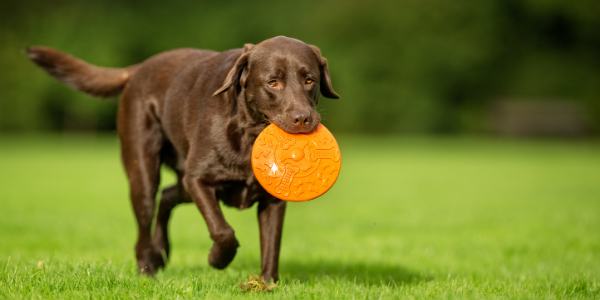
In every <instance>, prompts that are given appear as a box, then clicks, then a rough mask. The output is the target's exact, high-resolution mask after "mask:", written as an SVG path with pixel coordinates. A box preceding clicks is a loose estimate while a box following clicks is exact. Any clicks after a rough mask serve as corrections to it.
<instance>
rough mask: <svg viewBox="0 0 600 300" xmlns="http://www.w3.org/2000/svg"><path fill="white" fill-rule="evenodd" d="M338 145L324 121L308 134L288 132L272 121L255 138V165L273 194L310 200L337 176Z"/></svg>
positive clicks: (253, 164)
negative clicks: (323, 123)
mask: <svg viewBox="0 0 600 300" xmlns="http://www.w3.org/2000/svg"><path fill="white" fill-rule="evenodd" d="M341 165H342V159H341V156H340V149H339V146H338V144H337V142H336V140H335V138H334V137H333V135H332V134H331V132H329V130H327V128H325V126H323V125H322V124H319V127H317V129H316V130H315V131H313V132H311V133H308V134H289V133H287V132H285V131H283V130H282V129H281V128H279V127H277V126H276V125H275V124H271V125H269V126H267V128H265V129H264V130H263V131H262V132H261V133H260V135H258V138H257V139H256V141H255V142H254V148H253V149H252V169H253V170H254V175H256V178H257V179H258V182H260V184H261V185H262V186H263V188H265V190H267V192H269V193H270V194H271V195H273V196H275V197H277V198H279V199H282V200H286V201H308V200H312V199H314V198H317V197H319V196H321V195H323V194H324V193H325V192H327V190H329V188H331V186H332V185H333V184H334V183H335V181H336V180H337V177H338V174H339V173H340V167H341Z"/></svg>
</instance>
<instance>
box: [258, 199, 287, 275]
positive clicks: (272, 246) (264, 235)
mask: <svg viewBox="0 0 600 300" xmlns="http://www.w3.org/2000/svg"><path fill="white" fill-rule="evenodd" d="M285 205H286V202H285V201H282V200H279V199H277V198H275V197H269V198H267V199H264V200H261V201H260V202H259V204H258V225H259V227H260V252H261V276H262V277H263V278H264V279H265V280H266V281H267V282H268V281H271V279H273V280H274V281H278V280H279V250H280V249H281V233H282V231H283V218H284V216H285Z"/></svg>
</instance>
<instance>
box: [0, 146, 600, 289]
mask: <svg viewBox="0 0 600 300" xmlns="http://www.w3.org/2000/svg"><path fill="white" fill-rule="evenodd" d="M338 141H339V143H340V146H341V149H342V155H343V168H342V173H341V175H340V177H339V179H338V182H337V183H336V185H335V186H334V187H333V188H332V190H331V191H329V192H328V193H327V194H326V195H324V196H323V197H321V198H318V199H316V200H314V201H311V202H306V203H290V204H289V205H288V210H287V217H286V221H285V222H286V223H285V231H284V237H283V247H282V253H281V266H280V274H281V277H282V280H281V284H280V285H279V286H278V287H277V288H276V289H275V291H274V292H272V293H268V294H260V295H247V294H243V293H241V292H240V291H239V287H238V286H237V285H238V283H239V282H240V281H242V280H244V279H246V278H247V277H248V276H249V275H253V274H257V273H260V268H259V265H260V254H259V253H260V251H259V243H258V228H257V227H258V226H257V222H256V210H255V208H251V209H249V210H246V211H237V210H235V209H230V208H225V209H224V212H225V215H226V218H227V220H229V222H230V223H231V225H232V226H233V228H234V229H235V231H236V234H237V237H238V239H239V241H240V243H241V245H242V246H241V248H240V249H239V251H238V256H237V257H236V259H235V260H234V261H233V263H232V264H231V265H230V266H229V267H228V268H227V269H225V270H224V271H218V270H214V269H212V268H210V267H209V266H208V263H207V255H208V250H209V248H210V246H211V241H210V239H209V236H208V232H207V230H206V225H205V223H204V221H203V219H202V217H201V216H200V213H199V212H198V210H197V209H196V208H195V206H193V205H182V206H180V207H178V208H176V209H175V211H174V215H173V219H172V223H171V228H170V232H171V235H172V245H173V249H172V259H171V262H170V264H169V265H168V267H167V268H166V270H164V271H162V272H160V273H159V274H158V275H157V277H156V280H152V279H147V278H145V277H142V276H138V275H137V274H136V270H135V261H134V253H133V245H134V241H135V234H136V232H135V221H134V218H133V213H132V210H131V207H130V204H129V200H128V198H127V195H128V188H127V185H126V181H125V176H124V173H123V171H122V169H121V166H120V159H119V150H118V143H117V141H116V138H115V137H95V138H93V137H77V136H37V137H26V138H21V137H15V136H12V137H10V136H9V137H7V136H4V137H0V170H1V171H2V172H0V191H1V193H2V196H1V200H0V297H1V298H36V299H37V298H50V299H55V298H91V299H98V298H118V299H122V298H139V299H145V298H173V299H175V298H214V299H221V298H239V299H245V298H276V299H280V298H284V299H287V298H309V299H328V298H348V299H350V298H357V299H361V298H369V299H379V298H383V299H389V298H418V299H431V298H481V299H506V298H525V299H530V298H536V299H537V298H550V299H551V298H591V299H598V298H600V144H598V143H597V142H585V141H575V142H571V143H561V142H552V141H528V142H519V141H504V142H502V141H495V140H479V139H419V138H389V137H374V138H367V137H346V136H340V137H339V140H338ZM164 181H166V182H172V181H173V176H172V175H170V174H169V173H168V172H165V173H164ZM40 262H41V263H40Z"/></svg>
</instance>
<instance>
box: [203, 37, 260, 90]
mask: <svg viewBox="0 0 600 300" xmlns="http://www.w3.org/2000/svg"><path fill="white" fill-rule="evenodd" d="M252 48H254V45H253V44H245V45H244V50H242V55H241V56H240V57H239V58H238V60H237V61H236V62H235V65H233V68H231V71H229V74H227V77H226V78H225V83H224V84H223V86H222V87H221V88H219V89H218V90H217V91H216V92H215V93H214V94H213V96H216V95H219V94H221V93H223V92H225V91H226V90H228V89H229V88H230V87H232V86H233V85H234V84H236V83H237V82H238V80H239V82H240V84H241V85H242V86H245V85H246V78H247V77H248V70H247V69H248V68H247V67H246V66H247V65H248V57H249V56H250V52H251V50H252Z"/></svg>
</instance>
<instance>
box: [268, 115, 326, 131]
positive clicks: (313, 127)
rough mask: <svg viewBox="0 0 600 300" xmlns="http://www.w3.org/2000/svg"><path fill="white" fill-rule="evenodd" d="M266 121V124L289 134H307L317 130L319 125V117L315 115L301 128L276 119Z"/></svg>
mask: <svg viewBox="0 0 600 300" xmlns="http://www.w3.org/2000/svg"><path fill="white" fill-rule="evenodd" d="M266 121H267V122H268V123H267V124H271V123H273V124H275V125H277V127H279V128H281V129H282V130H283V131H285V132H287V133H289V134H307V133H311V132H313V131H315V130H316V129H317V127H318V126H319V124H321V117H320V116H319V115H318V114H317V115H315V116H314V117H313V120H312V121H311V122H310V123H309V124H304V125H302V126H298V125H294V124H293V123H292V122H289V121H287V120H281V119H280V118H278V117H274V118H267V119H266Z"/></svg>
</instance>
